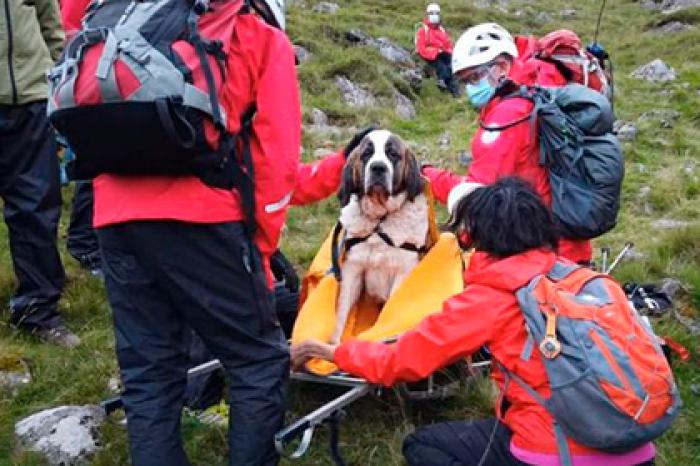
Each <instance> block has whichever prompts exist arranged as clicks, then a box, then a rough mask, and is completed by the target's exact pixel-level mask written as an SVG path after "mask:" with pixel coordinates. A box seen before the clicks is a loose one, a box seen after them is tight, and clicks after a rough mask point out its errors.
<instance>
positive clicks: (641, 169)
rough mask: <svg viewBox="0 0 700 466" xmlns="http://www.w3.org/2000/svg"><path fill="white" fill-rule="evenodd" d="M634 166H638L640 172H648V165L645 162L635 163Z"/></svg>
mask: <svg viewBox="0 0 700 466" xmlns="http://www.w3.org/2000/svg"><path fill="white" fill-rule="evenodd" d="M634 168H636V169H637V172H639V173H646V172H647V166H646V165H644V164H643V163H636V164H634Z"/></svg>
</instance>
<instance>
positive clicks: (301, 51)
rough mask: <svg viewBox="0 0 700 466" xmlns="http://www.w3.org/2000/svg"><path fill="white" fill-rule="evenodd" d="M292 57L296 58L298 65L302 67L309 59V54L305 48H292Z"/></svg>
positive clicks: (297, 46) (296, 46) (298, 46)
mask: <svg viewBox="0 0 700 466" xmlns="http://www.w3.org/2000/svg"><path fill="white" fill-rule="evenodd" d="M294 55H295V56H296V57H297V61H298V62H299V64H300V65H303V64H304V63H306V62H307V61H309V60H310V59H311V55H312V54H311V52H309V50H308V49H307V48H306V47H303V46H301V45H295V46H294Z"/></svg>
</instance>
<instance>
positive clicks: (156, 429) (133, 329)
mask: <svg viewBox="0 0 700 466" xmlns="http://www.w3.org/2000/svg"><path fill="white" fill-rule="evenodd" d="M98 238H99V241H100V247H101V252H102V259H103V267H104V272H105V282H106V286H107V294H108V297H109V301H110V304H111V306H112V311H113V317H114V330H115V337H116V350H117V359H118V362H119V367H120V370H121V377H122V382H123V384H124V391H123V394H122V400H123V403H124V408H125V411H126V415H127V429H128V433H129V448H130V453H131V460H132V463H133V464H134V466H182V465H189V462H188V460H187V458H186V456H185V454H184V452H183V448H182V441H181V439H180V414H181V410H182V406H183V402H184V396H185V388H186V384H187V377H186V371H187V368H188V362H189V357H188V351H189V347H188V345H189V342H190V338H189V332H190V331H191V330H190V329H193V330H194V331H195V332H196V333H197V335H199V337H200V338H201V339H202V341H203V342H204V344H205V345H206V347H207V349H208V350H209V351H210V352H211V353H212V354H213V356H214V357H216V358H218V359H219V360H220V361H221V362H222V364H223V366H224V368H225V371H226V376H227V378H228V381H229V393H228V395H229V403H230V406H231V414H230V419H229V447H230V449H229V464H230V465H232V466H233V465H235V466H252V465H256V466H257V465H273V464H276V463H277V462H278V457H277V454H276V452H275V449H274V445H273V436H274V434H275V432H276V431H277V430H279V428H280V427H281V426H282V423H283V417H284V408H285V404H286V391H287V378H288V373H289V353H288V348H287V344H286V342H285V339H284V335H283V333H282V330H281V329H280V327H279V324H278V321H277V319H276V316H275V315H274V309H273V305H272V304H273V303H272V299H269V300H266V299H260V298H261V296H256V292H254V290H259V289H260V285H261V284H262V283H256V282H255V281H254V280H260V277H259V275H252V274H251V273H249V269H250V268H249V267H248V264H250V263H255V258H254V257H253V256H252V254H253V251H251V249H250V247H249V243H248V241H247V240H246V235H245V233H244V229H243V226H242V224H241V223H225V224H215V225H196V224H188V223H181V222H168V221H152V222H131V223H125V224H120V225H116V226H111V227H107V228H102V229H99V230H98Z"/></svg>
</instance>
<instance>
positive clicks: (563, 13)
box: [559, 8, 576, 18]
mask: <svg viewBox="0 0 700 466" xmlns="http://www.w3.org/2000/svg"><path fill="white" fill-rule="evenodd" d="M559 16H561V17H563V18H572V17H574V16H576V10H574V9H572V8H568V9H566V10H561V11H560V12H559Z"/></svg>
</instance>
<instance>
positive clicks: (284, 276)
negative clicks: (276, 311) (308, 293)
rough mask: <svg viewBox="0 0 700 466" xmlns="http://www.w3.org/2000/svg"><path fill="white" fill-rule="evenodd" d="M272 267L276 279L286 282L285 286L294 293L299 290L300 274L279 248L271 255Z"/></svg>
mask: <svg viewBox="0 0 700 466" xmlns="http://www.w3.org/2000/svg"><path fill="white" fill-rule="evenodd" d="M270 269H271V270H272V275H274V276H275V280H277V281H281V282H284V286H285V288H287V289H288V290H289V291H291V292H293V293H295V292H297V291H299V276H298V275H297V272H296V270H294V267H293V266H292V264H291V262H289V260H288V259H287V258H286V257H285V256H284V254H282V251H280V250H279V249H278V250H277V251H275V252H274V254H272V256H270Z"/></svg>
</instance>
